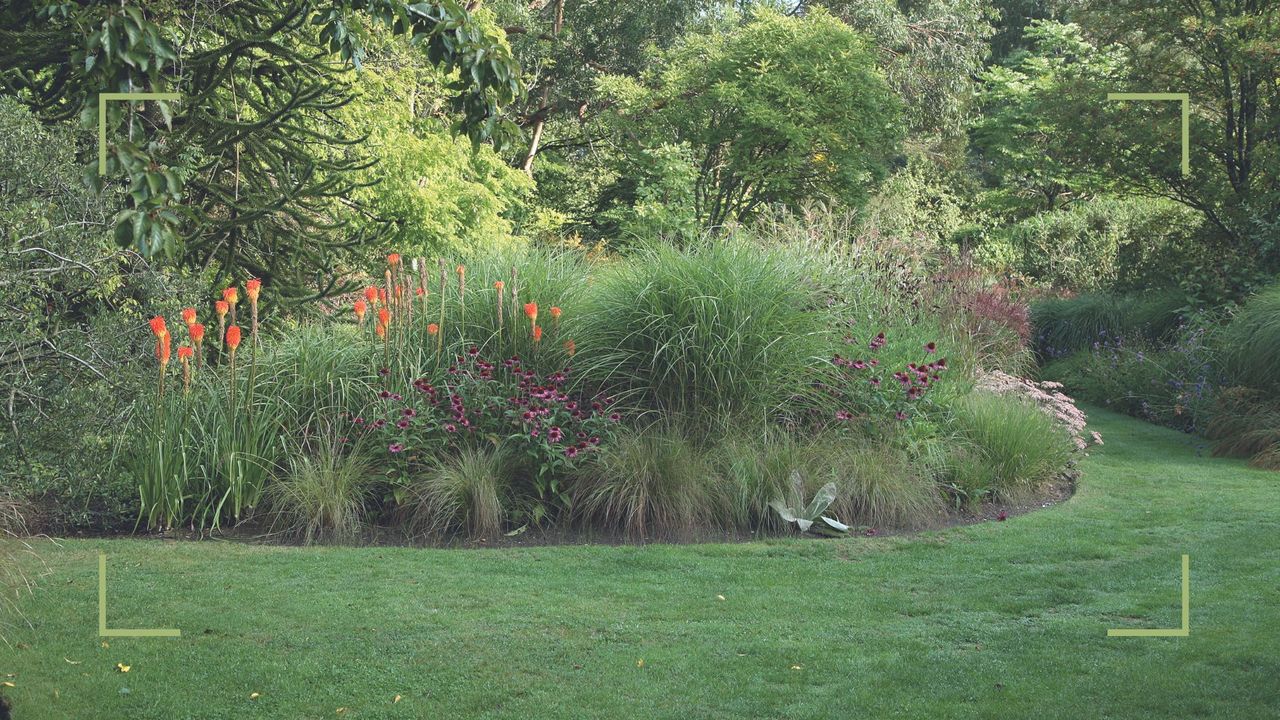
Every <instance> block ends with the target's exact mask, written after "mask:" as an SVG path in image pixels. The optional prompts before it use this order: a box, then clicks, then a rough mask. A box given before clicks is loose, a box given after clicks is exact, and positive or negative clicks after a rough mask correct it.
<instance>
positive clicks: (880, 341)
mask: <svg viewBox="0 0 1280 720" xmlns="http://www.w3.org/2000/svg"><path fill="white" fill-rule="evenodd" d="M884 343H885V340H884V333H880V334H879V335H876V336H875V337H873V338H871V342H870V343H868V344H867V345H868V347H870V348H871V349H872V350H879V349H880V348H882V347H884Z"/></svg>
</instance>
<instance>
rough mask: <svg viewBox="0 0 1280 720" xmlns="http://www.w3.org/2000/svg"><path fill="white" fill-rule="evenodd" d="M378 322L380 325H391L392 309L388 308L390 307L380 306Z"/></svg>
mask: <svg viewBox="0 0 1280 720" xmlns="http://www.w3.org/2000/svg"><path fill="white" fill-rule="evenodd" d="M378 324H379V325H384V326H385V325H390V324H391V311H390V310H388V309H386V308H384V307H383V308H378Z"/></svg>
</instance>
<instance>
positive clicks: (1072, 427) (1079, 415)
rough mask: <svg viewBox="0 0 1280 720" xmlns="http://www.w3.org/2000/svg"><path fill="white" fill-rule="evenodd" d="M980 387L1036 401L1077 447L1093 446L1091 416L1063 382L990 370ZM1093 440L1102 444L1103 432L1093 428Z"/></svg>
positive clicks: (982, 373)
mask: <svg viewBox="0 0 1280 720" xmlns="http://www.w3.org/2000/svg"><path fill="white" fill-rule="evenodd" d="M976 387H977V388H978V389H979V390H986V391H988V392H993V393H995V394H997V395H1016V396H1018V397H1022V398H1026V399H1027V400H1030V401H1031V402H1033V403H1035V405H1036V407H1038V408H1040V410H1041V411H1043V412H1044V413H1045V414H1046V415H1048V416H1049V417H1051V418H1053V420H1054V421H1055V422H1057V423H1058V424H1059V425H1061V426H1062V427H1063V428H1065V429H1066V431H1067V432H1068V433H1070V434H1071V440H1072V441H1073V442H1074V443H1075V445H1076V448H1077V449H1079V450H1084V449H1085V448H1087V447H1089V441H1088V440H1086V439H1085V434H1084V428H1085V424H1086V422H1087V420H1088V418H1086V417H1085V414H1084V411H1083V410H1081V409H1080V408H1078V407H1076V401H1075V400H1072V399H1071V398H1070V397H1068V396H1067V395H1066V394H1064V393H1062V392H1061V389H1062V383H1056V382H1049V381H1045V382H1036V381H1034V380H1028V379H1027V378H1020V377H1014V376H1013V375H1010V374H1008V373H1003V372H1000V371H999V370H988V371H982V372H981V373H979V375H978V378H977V382H976ZM1089 437H1090V439H1091V440H1092V441H1093V444H1094V445H1101V444H1102V435H1100V434H1098V432H1097V431H1090V433H1089Z"/></svg>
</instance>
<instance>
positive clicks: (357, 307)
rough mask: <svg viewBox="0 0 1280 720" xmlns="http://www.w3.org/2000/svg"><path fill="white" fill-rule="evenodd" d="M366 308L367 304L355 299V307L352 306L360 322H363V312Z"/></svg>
mask: <svg viewBox="0 0 1280 720" xmlns="http://www.w3.org/2000/svg"><path fill="white" fill-rule="evenodd" d="M366 308H367V306H366V305H365V304H364V301H363V300H357V301H356V304H355V307H354V308H352V309H354V310H355V311H356V318H357V319H359V320H360V322H364V313H365V310H366Z"/></svg>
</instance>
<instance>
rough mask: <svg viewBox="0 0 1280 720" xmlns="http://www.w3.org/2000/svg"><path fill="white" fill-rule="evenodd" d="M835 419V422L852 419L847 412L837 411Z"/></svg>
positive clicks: (850, 414) (851, 414)
mask: <svg viewBox="0 0 1280 720" xmlns="http://www.w3.org/2000/svg"><path fill="white" fill-rule="evenodd" d="M836 419H837V420H852V419H853V413H851V412H849V411H848V410H837V411H836Z"/></svg>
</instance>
